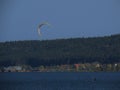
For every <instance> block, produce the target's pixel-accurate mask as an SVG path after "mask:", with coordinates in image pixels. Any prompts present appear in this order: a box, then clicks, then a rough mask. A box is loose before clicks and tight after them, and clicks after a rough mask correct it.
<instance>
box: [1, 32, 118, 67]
mask: <svg viewBox="0 0 120 90" xmlns="http://www.w3.org/2000/svg"><path fill="white" fill-rule="evenodd" d="M96 61H97V62H100V63H116V62H120V35H119V34H118V35H112V36H106V37H94V38H71V39H58V40H45V41H37V40H36V41H35V40H34V41H33V40H31V41H11V42H1V43H0V66H11V65H30V66H33V67H34V66H40V65H61V64H74V63H87V62H88V63H92V62H96Z"/></svg>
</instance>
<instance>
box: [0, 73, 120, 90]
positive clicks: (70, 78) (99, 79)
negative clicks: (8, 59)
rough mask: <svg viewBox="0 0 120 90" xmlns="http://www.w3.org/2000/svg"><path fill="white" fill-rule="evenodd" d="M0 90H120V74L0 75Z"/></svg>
mask: <svg viewBox="0 0 120 90" xmlns="http://www.w3.org/2000/svg"><path fill="white" fill-rule="evenodd" d="M0 90H120V73H110V72H109V73H105V72H104V73H103V72H100V73H89V72H81V73H75V72H74V73H69V72H62V73H60V72H54V73H53V72H52V73H50V72H49V73H40V72H29V73H0Z"/></svg>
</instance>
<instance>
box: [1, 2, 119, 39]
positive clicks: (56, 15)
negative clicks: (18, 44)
mask: <svg viewBox="0 0 120 90" xmlns="http://www.w3.org/2000/svg"><path fill="white" fill-rule="evenodd" d="M43 21H48V22H49V23H50V24H51V27H50V28H49V27H42V37H39V35H38V34H37V27H38V24H39V23H41V22H43ZM118 33H120V0H0V41H14V40H39V39H40V38H41V39H42V40H43V39H58V38H75V37H94V36H105V35H111V34H118Z"/></svg>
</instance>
